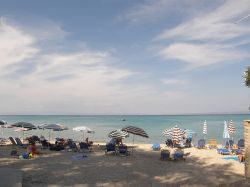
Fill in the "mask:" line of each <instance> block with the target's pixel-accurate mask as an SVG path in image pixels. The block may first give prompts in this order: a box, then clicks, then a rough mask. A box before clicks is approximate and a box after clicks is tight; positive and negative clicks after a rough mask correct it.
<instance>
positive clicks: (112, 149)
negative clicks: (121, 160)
mask: <svg viewBox="0 0 250 187" xmlns="http://www.w3.org/2000/svg"><path fill="white" fill-rule="evenodd" d="M108 152H112V153H114V154H116V149H115V144H113V143H107V144H106V149H105V154H107V153H108Z"/></svg>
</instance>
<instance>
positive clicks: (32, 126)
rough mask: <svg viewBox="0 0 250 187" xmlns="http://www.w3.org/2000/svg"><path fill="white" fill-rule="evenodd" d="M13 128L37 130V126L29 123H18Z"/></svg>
mask: <svg viewBox="0 0 250 187" xmlns="http://www.w3.org/2000/svg"><path fill="white" fill-rule="evenodd" d="M11 126H12V127H22V128H27V129H36V126H35V125H33V124H32V123H28V122H17V123H14V124H12V125H11Z"/></svg>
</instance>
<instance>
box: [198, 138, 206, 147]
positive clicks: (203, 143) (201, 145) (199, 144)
mask: <svg viewBox="0 0 250 187" xmlns="http://www.w3.org/2000/svg"><path fill="white" fill-rule="evenodd" d="M205 146H206V141H205V140H204V139H200V140H199V141H198V146H197V148H198V149H204V148H205Z"/></svg>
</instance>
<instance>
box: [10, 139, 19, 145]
mask: <svg viewBox="0 0 250 187" xmlns="http://www.w3.org/2000/svg"><path fill="white" fill-rule="evenodd" d="M9 139H10V142H11V144H12V145H13V146H17V143H16V141H15V140H14V138H13V137H9Z"/></svg>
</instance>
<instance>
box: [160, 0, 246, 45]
mask: <svg viewBox="0 0 250 187" xmlns="http://www.w3.org/2000/svg"><path fill="white" fill-rule="evenodd" d="M249 12H250V3H249V1H248V0H239V1H232V0H230V1H226V2H225V3H224V4H223V5H221V6H220V7H218V8H217V9H216V10H214V11H212V12H210V13H208V14H206V15H199V16H197V17H194V18H193V19H192V20H190V21H187V22H184V23H182V24H180V25H179V26H177V27H175V28H173V29H170V30H166V31H165V32H163V33H162V34H160V35H159V36H157V37H156V40H157V39H158V40H159V39H168V38H178V39H182V40H183V39H184V40H216V41H217V40H229V39H233V38H236V37H239V36H246V35H249V33H250V27H249V25H244V24H235V22H236V21H237V20H238V19H239V18H241V17H242V16H244V15H246V14H248V13H249Z"/></svg>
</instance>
